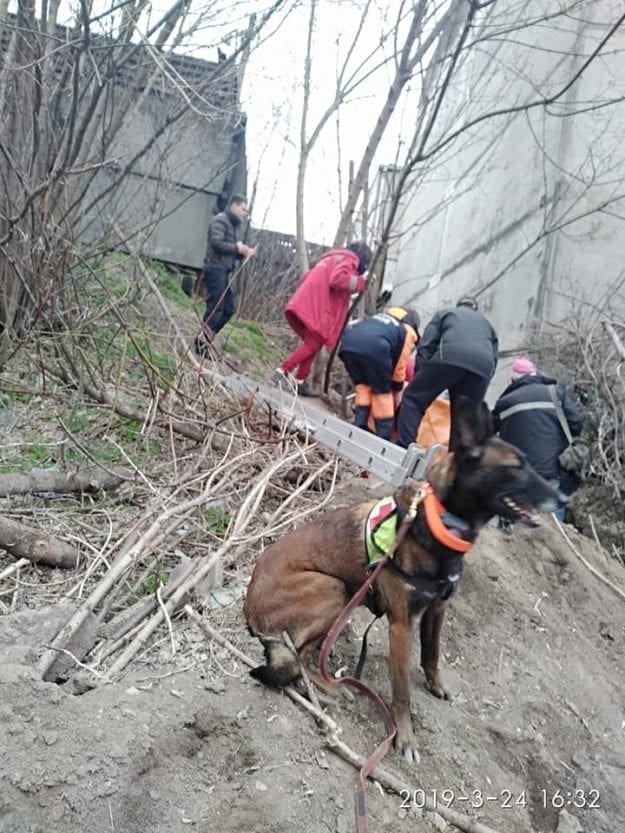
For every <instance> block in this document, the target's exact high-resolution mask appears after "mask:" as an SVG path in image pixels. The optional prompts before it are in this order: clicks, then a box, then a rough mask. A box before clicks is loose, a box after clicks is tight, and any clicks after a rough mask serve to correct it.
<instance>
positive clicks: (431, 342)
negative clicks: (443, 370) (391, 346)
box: [417, 307, 499, 379]
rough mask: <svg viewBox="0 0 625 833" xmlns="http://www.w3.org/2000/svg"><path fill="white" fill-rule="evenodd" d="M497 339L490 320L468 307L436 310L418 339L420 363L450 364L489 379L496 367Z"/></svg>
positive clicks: (418, 358) (418, 360)
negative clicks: (419, 339)
mask: <svg viewBox="0 0 625 833" xmlns="http://www.w3.org/2000/svg"><path fill="white" fill-rule="evenodd" d="M498 349H499V342H498V340H497V333H496V332H495V331H494V329H493V328H492V326H491V325H490V323H489V322H488V321H487V320H486V319H485V318H484V316H483V315H481V314H480V313H479V312H477V311H476V310H473V309H470V307H449V308H447V309H442V310H439V311H438V312H437V313H436V314H435V315H434V317H433V318H432V320H431V321H430V322H429V324H428V325H427V327H426V328H425V330H424V331H423V336H422V337H421V341H420V342H419V349H418V350H417V366H418V365H419V363H420V362H426V361H427V362H430V363H438V364H450V365H453V366H454V367H461V368H463V369H464V370H469V371H470V372H471V373H476V374H477V375H478V376H481V377H482V378H483V379H490V378H491V377H492V375H493V373H494V372H495V367H496V366H497V352H498Z"/></svg>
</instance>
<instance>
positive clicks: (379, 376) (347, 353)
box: [339, 307, 419, 440]
mask: <svg viewBox="0 0 625 833" xmlns="http://www.w3.org/2000/svg"><path fill="white" fill-rule="evenodd" d="M418 340H419V314H418V313H417V312H416V310H411V309H404V308H403V307H389V309H387V310H386V311H385V312H379V313H377V314H376V315H372V316H371V318H363V319H362V320H361V321H356V322H355V323H354V324H350V325H349V326H348V327H347V328H346V329H345V332H344V334H343V338H342V340H341V346H340V349H339V358H340V359H341V361H342V362H343V364H344V365H345V369H346V370H347V372H348V373H349V376H350V378H351V380H352V382H353V383H354V387H355V389H356V403H355V404H356V409H355V414H354V425H357V426H358V428H363V429H364V430H367V426H368V424H369V415H371V416H372V417H373V420H374V422H373V425H374V427H375V433H376V434H377V435H378V437H382V439H384V440H390V439H391V435H392V431H393V420H394V417H395V412H396V411H397V407H398V405H399V402H400V399H401V393H402V390H403V388H404V383H405V381H406V368H407V366H408V359H409V358H410V354H411V353H412V351H413V349H414V347H415V344H416V343H417V342H418Z"/></svg>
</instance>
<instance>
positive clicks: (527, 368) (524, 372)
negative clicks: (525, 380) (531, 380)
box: [512, 359, 537, 380]
mask: <svg viewBox="0 0 625 833" xmlns="http://www.w3.org/2000/svg"><path fill="white" fill-rule="evenodd" d="M536 372H537V371H536V365H535V364H534V362H532V361H530V360H529V359H515V360H514V361H513V362H512V379H513V380H514V379H520V378H521V376H528V375H529V376H536Z"/></svg>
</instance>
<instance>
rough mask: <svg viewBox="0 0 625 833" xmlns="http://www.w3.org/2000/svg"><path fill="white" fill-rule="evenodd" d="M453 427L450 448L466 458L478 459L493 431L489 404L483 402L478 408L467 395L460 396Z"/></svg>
mask: <svg viewBox="0 0 625 833" xmlns="http://www.w3.org/2000/svg"><path fill="white" fill-rule="evenodd" d="M452 428H453V432H452V437H451V442H450V449H451V450H452V451H455V452H457V453H458V454H460V455H462V456H464V457H465V458H466V459H470V460H477V459H478V458H479V457H480V456H481V454H482V449H483V448H484V445H485V444H486V442H487V440H488V438H489V437H491V436H492V433H493V427H492V421H491V416H490V411H489V409H488V405H486V403H485V402H481V403H480V405H479V406H478V407H477V408H476V406H475V405H474V404H473V403H472V402H471V401H470V400H469V399H467V398H466V396H461V397H459V399H458V402H457V404H456V407H455V409H454V418H453V426H452Z"/></svg>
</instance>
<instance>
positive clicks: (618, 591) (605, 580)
mask: <svg viewBox="0 0 625 833" xmlns="http://www.w3.org/2000/svg"><path fill="white" fill-rule="evenodd" d="M551 517H552V518H553V520H554V521H555V524H556V526H557V527H558V529H559V530H560V532H561V533H562V535H563V536H564V538H565V540H566V542H567V543H568V545H569V547H570V548H571V549H572V550H573V552H574V553H575V555H576V556H577V557H578V558H579V560H580V561H581V562H582V564H583V565H584V566H585V567H586V568H587V569H588V570H589V571H590V572H591V573H592V574H593V576H596V578H598V579H599V581H602V582H603V583H604V584H606V585H607V586H608V587H610V588H611V589H612V590H614V592H615V593H616V594H617V595H618V596H620V597H621V599H625V591H623V590H621V588H620V587H617V586H616V584H613V583H612V582H611V581H610V579H608V578H606V577H605V576H604V575H603V574H602V573H600V572H599V570H597V569H596V568H595V567H593V566H592V564H591V563H590V561H587V560H586V559H585V558H584V556H583V555H582V554H581V552H580V551H579V550H578V549H577V548H576V546H575V544H574V543H573V542H572V541H571V539H570V538H569V536H568V535H567V534H566V532H565V530H564V527H563V526H562V524H561V523H560V521H559V520H558V519H557V518H556V516H555V515H552V516H551Z"/></svg>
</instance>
